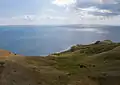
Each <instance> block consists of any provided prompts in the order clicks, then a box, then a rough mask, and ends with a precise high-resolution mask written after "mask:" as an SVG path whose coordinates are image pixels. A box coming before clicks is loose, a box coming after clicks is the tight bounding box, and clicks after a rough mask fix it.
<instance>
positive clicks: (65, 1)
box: [52, 0, 76, 6]
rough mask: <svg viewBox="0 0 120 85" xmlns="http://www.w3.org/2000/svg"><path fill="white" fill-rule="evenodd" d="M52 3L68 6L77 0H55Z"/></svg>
mask: <svg viewBox="0 0 120 85" xmlns="http://www.w3.org/2000/svg"><path fill="white" fill-rule="evenodd" d="M52 3H53V4H55V5H58V6H68V5H71V4H75V3H76V0H53V1H52Z"/></svg>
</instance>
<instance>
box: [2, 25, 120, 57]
mask: <svg viewBox="0 0 120 85" xmlns="http://www.w3.org/2000/svg"><path fill="white" fill-rule="evenodd" d="M106 39H110V40H113V41H115V42H120V27H119V26H100V25H64V26H0V49H5V50H9V51H11V52H13V53H17V54H21V55H25V56H40V55H41V56H43V55H48V54H51V53H54V52H60V51H63V50H66V49H68V48H69V47H70V46H72V45H75V44H90V43H93V42H95V41H96V40H106Z"/></svg>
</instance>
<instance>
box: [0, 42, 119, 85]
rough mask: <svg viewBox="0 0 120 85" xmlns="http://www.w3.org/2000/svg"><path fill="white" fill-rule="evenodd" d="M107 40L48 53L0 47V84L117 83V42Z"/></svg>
mask: <svg viewBox="0 0 120 85" xmlns="http://www.w3.org/2000/svg"><path fill="white" fill-rule="evenodd" d="M108 42H109V41H105V42H102V43H101V42H100V43H93V44H90V45H76V46H73V47H71V49H70V50H67V51H64V52H61V53H55V54H51V55H49V56H47V57H39V56H33V57H32V56H29V57H25V56H20V55H15V54H14V53H9V52H8V51H4V52H7V53H8V54H7V55H3V54H2V53H3V51H1V52H0V53H1V55H0V56H2V57H1V58H0V60H1V62H0V64H1V65H2V64H4V65H3V66H0V85H120V67H119V65H120V44H119V43H112V42H110V43H108ZM5 54H6V53H5Z"/></svg>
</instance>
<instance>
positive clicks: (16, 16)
mask: <svg viewBox="0 0 120 85" xmlns="http://www.w3.org/2000/svg"><path fill="white" fill-rule="evenodd" d="M119 22H120V0H0V25H68V24H103V25H120V23H119Z"/></svg>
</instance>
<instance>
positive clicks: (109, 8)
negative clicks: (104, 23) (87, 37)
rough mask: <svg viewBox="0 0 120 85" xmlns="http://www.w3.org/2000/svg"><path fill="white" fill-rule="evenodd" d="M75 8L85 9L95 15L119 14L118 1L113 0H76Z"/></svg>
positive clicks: (119, 5) (119, 6) (119, 4)
mask: <svg viewBox="0 0 120 85" xmlns="http://www.w3.org/2000/svg"><path fill="white" fill-rule="evenodd" d="M76 10H78V11H86V12H88V14H92V15H95V16H105V17H106V16H117V15H120V3H119V2H118V1H115V0H100V1H99V2H94V1H91V2H81V0H80V1H78V0H77V3H76Z"/></svg>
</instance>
